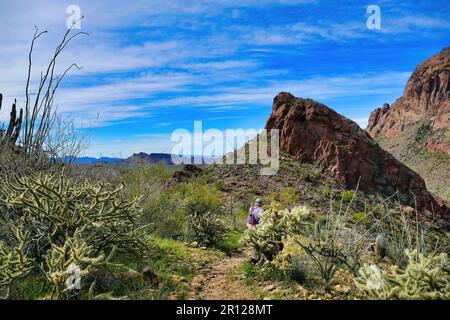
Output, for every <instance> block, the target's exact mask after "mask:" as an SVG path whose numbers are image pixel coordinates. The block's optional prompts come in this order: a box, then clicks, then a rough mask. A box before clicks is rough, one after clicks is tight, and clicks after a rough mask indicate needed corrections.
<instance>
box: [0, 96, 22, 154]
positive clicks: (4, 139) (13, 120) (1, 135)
mask: <svg viewBox="0 0 450 320" xmlns="http://www.w3.org/2000/svg"><path fill="white" fill-rule="evenodd" d="M2 103H3V95H2V94H1V93H0V111H1V109H2ZM16 105H17V102H16V101H14V103H13V105H12V107H11V113H10V116H9V124H8V128H7V129H6V130H4V128H2V127H0V145H4V144H6V143H10V144H15V143H16V142H17V139H18V138H19V134H20V129H21V127H22V118H23V109H20V114H19V117H17V106H16Z"/></svg>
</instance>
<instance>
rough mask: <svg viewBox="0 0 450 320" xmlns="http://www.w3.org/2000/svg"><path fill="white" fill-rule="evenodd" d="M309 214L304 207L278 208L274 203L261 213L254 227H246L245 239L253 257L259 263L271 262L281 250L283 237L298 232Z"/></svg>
mask: <svg viewBox="0 0 450 320" xmlns="http://www.w3.org/2000/svg"><path fill="white" fill-rule="evenodd" d="M309 215H310V211H309V210H308V209H307V208H306V207H296V208H293V209H292V210H280V208H279V207H278V206H276V205H272V206H269V209H268V210H266V211H265V212H263V213H262V214H261V216H260V217H261V222H260V224H259V225H258V227H257V228H256V229H248V230H247V232H246V238H245V239H246V240H247V242H248V243H250V245H251V247H252V249H253V251H254V254H255V259H256V260H257V261H258V262H260V263H267V262H272V261H273V260H274V258H275V257H276V256H277V255H278V254H279V253H280V252H281V251H282V250H283V248H284V243H283V241H284V240H285V238H286V237H287V236H288V235H289V234H290V233H292V232H299V230H300V229H301V228H303V227H304V226H305V225H306V224H305V221H304V220H305V217H307V216H309Z"/></svg>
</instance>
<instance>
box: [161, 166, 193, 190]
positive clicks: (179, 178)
mask: <svg viewBox="0 0 450 320" xmlns="http://www.w3.org/2000/svg"><path fill="white" fill-rule="evenodd" d="M201 172H202V169H200V168H199V167H197V166H194V165H192V164H186V165H185V166H184V167H183V170H178V171H175V172H174V173H173V175H172V177H170V179H169V180H167V182H166V187H172V186H174V185H177V184H179V183H182V182H186V181H188V180H189V179H190V178H192V177H196V176H198V175H199V174H200V173H201Z"/></svg>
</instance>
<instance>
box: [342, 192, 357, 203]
mask: <svg viewBox="0 0 450 320" xmlns="http://www.w3.org/2000/svg"><path fill="white" fill-rule="evenodd" d="M354 197H355V192H354V191H352V190H346V191H344V192H342V201H343V202H345V203H349V202H351V201H352V200H353V199H354Z"/></svg>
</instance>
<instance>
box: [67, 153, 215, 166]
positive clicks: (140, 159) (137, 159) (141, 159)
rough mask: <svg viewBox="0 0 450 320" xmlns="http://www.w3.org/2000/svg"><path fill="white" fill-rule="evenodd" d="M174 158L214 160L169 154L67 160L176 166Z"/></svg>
mask: <svg viewBox="0 0 450 320" xmlns="http://www.w3.org/2000/svg"><path fill="white" fill-rule="evenodd" d="M173 157H178V158H180V159H184V160H190V162H191V163H198V162H200V161H201V162H202V163H205V162H206V161H208V160H211V159H212V158H206V157H202V156H191V157H189V156H187V157H180V156H176V155H172V154H168V153H150V154H148V153H145V152H141V153H135V154H133V155H132V156H130V157H128V158H110V157H101V158H93V157H79V158H75V159H72V158H66V160H71V162H73V163H76V164H80V165H99V164H109V165H123V166H127V165H135V164H139V163H145V164H157V163H160V162H164V163H165V164H167V165H175V163H174V162H173V160H172V159H173Z"/></svg>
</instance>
